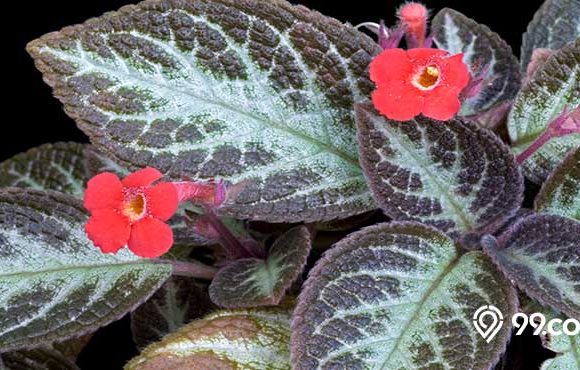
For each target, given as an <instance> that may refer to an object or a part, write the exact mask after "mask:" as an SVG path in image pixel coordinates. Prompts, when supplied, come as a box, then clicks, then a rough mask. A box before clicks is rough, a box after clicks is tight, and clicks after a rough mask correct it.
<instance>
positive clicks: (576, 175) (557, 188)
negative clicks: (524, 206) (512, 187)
mask: <svg viewBox="0 0 580 370" xmlns="http://www.w3.org/2000/svg"><path fill="white" fill-rule="evenodd" d="M535 208H536V210H537V211H539V212H543V213H551V214H555V215H560V216H564V217H570V218H574V219H576V220H578V221H580V147H579V148H577V149H576V150H572V151H571V152H570V153H568V155H567V156H566V158H565V159H564V161H562V163H560V165H558V167H556V169H555V170H554V172H553V173H552V174H551V175H550V176H549V177H548V179H547V180H546V182H545V183H544V185H542V189H541V190H540V193H539V194H538V196H537V197H536V207H535Z"/></svg>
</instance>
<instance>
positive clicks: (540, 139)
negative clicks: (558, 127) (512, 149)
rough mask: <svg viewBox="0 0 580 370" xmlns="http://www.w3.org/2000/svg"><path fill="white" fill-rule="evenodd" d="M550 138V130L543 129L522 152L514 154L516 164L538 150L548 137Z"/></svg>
mask: <svg viewBox="0 0 580 370" xmlns="http://www.w3.org/2000/svg"><path fill="white" fill-rule="evenodd" d="M551 138H552V132H551V130H550V129H547V130H546V131H544V132H543V133H542V134H541V135H540V136H538V138H537V139H536V140H534V142H533V143H532V144H531V145H530V146H529V147H527V148H526V149H525V150H524V151H523V152H521V153H520V154H518V155H517V156H516V162H518V164H522V163H524V162H525V161H526V159H528V158H530V157H531V156H532V155H533V154H534V153H535V152H537V151H538V150H540V148H541V147H542V146H544V145H545V144H546V143H547V142H548V141H550V139H551Z"/></svg>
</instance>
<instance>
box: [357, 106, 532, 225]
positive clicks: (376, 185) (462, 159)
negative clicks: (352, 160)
mask: <svg viewBox="0 0 580 370" xmlns="http://www.w3.org/2000/svg"><path fill="white" fill-rule="evenodd" d="M356 111H357V126H358V140H359V150H360V158H361V164H362V166H363V169H364V171H365V175H366V176H367V179H368V182H369V185H370V187H371V190H372V192H373V195H374V197H375V200H376V201H377V203H378V204H379V206H380V207H381V208H382V209H383V211H384V212H385V213H386V214H387V215H388V216H390V217H392V218H393V219H395V220H413V221H421V222H424V223H426V224H429V225H433V226H435V227H437V228H439V229H441V230H443V231H445V232H447V233H450V234H451V235H453V236H457V235H458V234H459V233H465V232H477V230H479V229H481V228H482V227H484V226H486V228H487V229H488V230H491V229H493V228H494V227H499V226H501V224H502V223H503V221H505V220H506V219H508V218H509V217H510V216H511V215H512V214H513V213H514V212H515V211H516V210H517V209H518V208H519V206H520V203H521V201H522V187H523V178H522V176H521V174H520V172H519V169H518V166H517V165H516V163H515V161H514V159H513V156H512V155H511V153H510V150H509V148H508V147H507V146H506V145H505V144H504V143H503V142H502V141H501V140H500V139H499V138H498V137H496V136H495V134H493V133H492V132H491V131H488V130H486V129H481V128H478V127H477V126H476V125H475V124H472V123H464V122H462V121H461V120H456V119H454V120H450V121H447V122H439V121H433V120H431V119H428V118H426V117H423V116H419V117H417V118H416V119H414V120H411V121H407V122H395V121H391V120H389V119H387V118H386V117H384V116H382V115H380V114H379V113H378V112H377V111H376V110H375V109H374V108H373V107H372V105H370V104H365V105H358V106H357V109H356ZM492 224H493V225H492Z"/></svg>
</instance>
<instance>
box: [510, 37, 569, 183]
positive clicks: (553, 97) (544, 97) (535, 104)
mask: <svg viewBox="0 0 580 370" xmlns="http://www.w3.org/2000/svg"><path fill="white" fill-rule="evenodd" d="M578 104H580V38H578V39H576V41H574V42H572V43H570V44H568V45H566V46H565V47H564V48H563V49H561V50H559V51H557V52H556V53H555V54H554V55H552V56H551V57H550V58H549V59H548V61H547V62H546V63H545V64H544V65H543V66H542V67H540V69H539V70H538V71H537V72H536V73H535V74H534V75H533V76H532V78H531V79H530V81H528V82H527V83H526V84H525V85H524V86H523V87H522V90H521V91H520V92H519V93H518V95H517V97H516V100H515V103H514V106H513V109H512V111H511V112H510V115H509V118H508V131H509V135H510V139H511V142H512V145H513V150H514V152H515V153H521V152H522V151H524V150H525V149H526V148H527V147H529V146H530V145H531V144H532V143H533V142H534V141H535V140H536V139H537V138H538V137H539V136H540V135H541V134H542V133H543V132H544V131H545V130H546V128H547V127H548V125H549V123H550V122H551V121H552V120H553V119H554V118H556V117H557V116H558V115H560V114H561V113H562V111H563V110H564V108H565V107H568V109H569V110H572V109H574V108H576V107H577V106H578ZM578 147H580V133H576V134H571V135H566V136H563V137H558V138H553V139H551V140H550V141H549V142H548V143H546V144H545V145H544V146H543V147H542V148H541V149H540V150H538V151H537V152H536V153H534V155H532V156H531V157H530V158H528V159H527V160H526V161H524V163H523V164H522V167H523V171H524V175H525V176H526V177H527V178H529V179H530V180H532V181H534V182H536V183H538V184H540V183H542V182H543V181H544V180H545V179H546V177H548V175H549V174H550V173H551V172H552V171H553V170H554V168H555V167H556V165H558V163H560V162H561V161H562V159H564V156H565V155H566V153H568V152H569V151H570V150H572V149H574V148H578Z"/></svg>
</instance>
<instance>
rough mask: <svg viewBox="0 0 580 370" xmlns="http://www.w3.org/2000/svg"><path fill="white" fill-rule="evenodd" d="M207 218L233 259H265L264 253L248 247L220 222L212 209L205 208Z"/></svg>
mask: <svg viewBox="0 0 580 370" xmlns="http://www.w3.org/2000/svg"><path fill="white" fill-rule="evenodd" d="M204 209H205V217H206V220H207V221H208V222H209V224H210V225H211V227H213V229H214V230H215V231H216V232H217V233H218V235H219V236H220V244H221V245H222V246H223V247H224V248H225V250H226V253H227V254H228V256H229V257H230V258H232V259H238V258H247V257H256V258H263V256H262V253H259V252H258V251H255V250H252V249H251V248H250V247H249V246H248V245H246V244H244V243H242V242H240V241H239V240H238V238H236V236H235V235H234V234H232V232H231V231H230V229H228V227H227V226H226V225H225V224H224V223H223V222H222V220H220V218H219V217H218V216H217V215H216V214H215V212H214V210H213V209H212V208H211V207H204Z"/></svg>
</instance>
